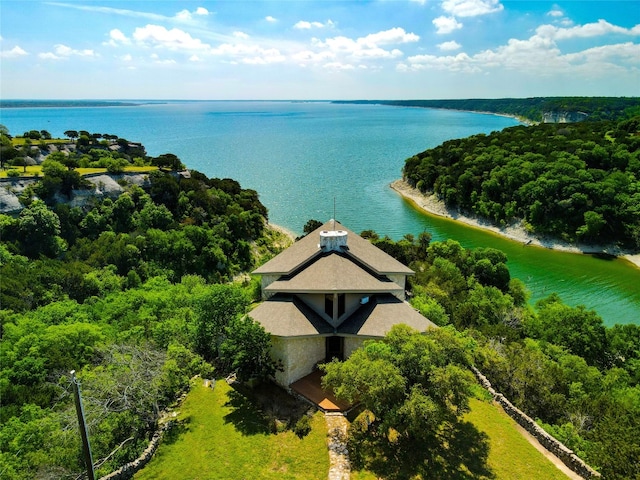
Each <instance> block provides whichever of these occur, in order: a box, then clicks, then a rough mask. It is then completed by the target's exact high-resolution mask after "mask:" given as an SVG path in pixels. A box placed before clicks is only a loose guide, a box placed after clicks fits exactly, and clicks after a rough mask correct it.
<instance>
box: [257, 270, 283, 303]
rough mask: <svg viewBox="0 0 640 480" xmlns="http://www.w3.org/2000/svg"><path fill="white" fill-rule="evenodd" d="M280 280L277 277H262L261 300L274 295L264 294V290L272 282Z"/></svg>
mask: <svg viewBox="0 0 640 480" xmlns="http://www.w3.org/2000/svg"><path fill="white" fill-rule="evenodd" d="M278 278H280V276H279V275H262V280H261V282H262V283H261V286H262V298H263V300H266V299H268V298H270V297H271V296H273V295H274V293H268V292H265V291H264V289H265V288H267V287H268V286H269V285H271V284H272V283H273V282H275V281H276V280H278Z"/></svg>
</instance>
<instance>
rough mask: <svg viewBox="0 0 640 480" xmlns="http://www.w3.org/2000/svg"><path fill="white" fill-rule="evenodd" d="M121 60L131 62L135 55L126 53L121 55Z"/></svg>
mask: <svg viewBox="0 0 640 480" xmlns="http://www.w3.org/2000/svg"><path fill="white" fill-rule="evenodd" d="M120 60H122V61H123V62H131V61H133V57H132V56H131V54H129V53H127V54H126V55H123V56H122V57H120Z"/></svg>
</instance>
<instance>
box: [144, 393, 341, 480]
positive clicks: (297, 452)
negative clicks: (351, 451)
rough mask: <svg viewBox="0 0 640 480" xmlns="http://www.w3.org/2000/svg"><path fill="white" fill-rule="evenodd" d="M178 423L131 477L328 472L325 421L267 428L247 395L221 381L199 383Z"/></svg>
mask: <svg viewBox="0 0 640 480" xmlns="http://www.w3.org/2000/svg"><path fill="white" fill-rule="evenodd" d="M178 418H179V420H181V424H180V425H179V426H178V427H176V428H174V429H173V430H172V431H171V432H170V433H169V434H168V436H167V437H165V439H164V441H163V443H162V444H161V445H160V447H159V448H158V451H157V452H156V454H155V456H154V458H153V459H152V460H151V462H149V464H148V465H147V466H146V467H145V468H144V469H142V470H141V471H140V472H139V473H138V474H136V476H135V477H134V478H135V479H136V480H146V479H149V480H151V479H154V480H161V479H167V480H169V479H171V480H173V479H199V480H209V479H225V480H234V479H266V480H268V479H274V480H275V479H305V480H306V479H310V480H313V479H322V480H326V478H327V476H328V472H329V454H328V452H327V444H326V434H327V428H326V423H325V420H324V418H323V416H322V414H320V413H316V414H315V415H314V416H313V418H312V422H311V425H312V429H311V433H309V435H307V436H306V437H304V438H302V439H300V438H298V437H297V436H296V435H295V434H294V433H293V432H291V431H285V432H281V433H277V434H273V433H270V432H269V430H270V429H269V428H268V425H267V422H266V421H265V418H264V415H262V414H261V413H260V412H259V411H258V410H257V408H256V407H254V405H253V404H252V403H251V402H249V400H248V399H247V398H246V397H245V396H243V395H242V394H240V393H239V392H237V391H236V390H234V389H232V388H231V387H229V386H228V385H227V384H226V383H225V382H224V381H218V382H216V386H215V388H214V389H213V390H212V389H210V388H205V387H203V386H201V385H198V386H196V387H194V388H193V389H192V391H191V392H190V393H189V395H188V396H187V398H186V400H185V401H184V403H183V404H182V406H181V408H180V411H179V414H178Z"/></svg>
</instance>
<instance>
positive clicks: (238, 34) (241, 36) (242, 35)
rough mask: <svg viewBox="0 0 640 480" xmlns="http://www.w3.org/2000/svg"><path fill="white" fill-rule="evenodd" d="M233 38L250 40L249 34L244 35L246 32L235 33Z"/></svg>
mask: <svg viewBox="0 0 640 480" xmlns="http://www.w3.org/2000/svg"><path fill="white" fill-rule="evenodd" d="M233 36H234V37H235V38H241V39H243V40H246V39H248V38H249V35H247V34H246V33H244V32H233Z"/></svg>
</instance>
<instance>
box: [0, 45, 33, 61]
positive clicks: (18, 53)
mask: <svg viewBox="0 0 640 480" xmlns="http://www.w3.org/2000/svg"><path fill="white" fill-rule="evenodd" d="M25 55H29V54H28V53H27V52H26V51H25V50H23V49H22V48H21V47H19V46H18V45H16V46H15V47H13V48H12V49H11V50H2V52H1V53H0V57H2V58H19V57H24V56H25Z"/></svg>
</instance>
